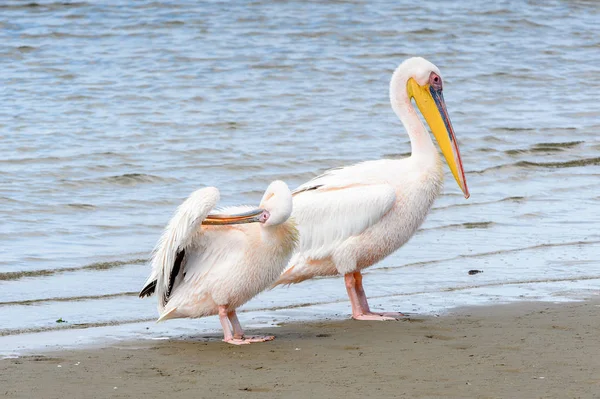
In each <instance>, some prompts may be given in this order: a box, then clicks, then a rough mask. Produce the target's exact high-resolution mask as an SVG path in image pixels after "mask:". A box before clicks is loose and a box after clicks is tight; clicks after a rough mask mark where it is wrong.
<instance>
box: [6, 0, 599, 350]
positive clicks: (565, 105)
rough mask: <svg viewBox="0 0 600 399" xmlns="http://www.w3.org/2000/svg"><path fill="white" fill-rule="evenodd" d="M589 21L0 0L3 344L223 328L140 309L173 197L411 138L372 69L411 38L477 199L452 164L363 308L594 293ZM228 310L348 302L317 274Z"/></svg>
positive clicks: (381, 74) (228, 192) (513, 9)
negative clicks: (443, 105) (439, 80)
mask: <svg viewBox="0 0 600 399" xmlns="http://www.w3.org/2000/svg"><path fill="white" fill-rule="evenodd" d="M599 18H600V5H598V4H597V3H596V2H594V1H566V0H565V1H550V2H548V1H541V0H540V1H530V2H523V1H516V0H515V1H504V2H495V3H493V4H492V2H489V4H487V5H478V6H477V7H476V8H473V4H472V3H471V2H467V1H464V2H454V3H453V4H448V3H443V4H441V3H439V2H437V1H433V0H429V1H420V2H398V1H394V2H387V3H386V2H367V1H361V0H356V1H339V2H328V3H327V4H320V3H310V4H309V3H306V2H282V1H277V2H271V1H266V0H258V1H254V2H251V3H244V4H231V3H229V2H227V3H225V2H224V3H220V2H207V3H203V4H197V2H193V1H189V2H183V3H182V2H178V3H177V4H175V3H174V2H168V1H164V2H156V1H154V2H153V1H137V2H129V1H120V2H112V1H111V2H108V1H105V2H89V3H87V2H55V1H40V2H38V3H30V4H27V3H26V2H22V1H8V2H6V1H5V2H3V3H2V5H0V27H1V29H0V39H1V43H2V44H1V47H0V62H1V63H2V78H1V79H2V82H1V86H2V90H1V92H0V96H1V101H0V102H1V103H2V107H0V137H1V140H0V146H1V147H0V149H1V151H2V154H3V157H2V159H1V160H0V218H1V219H2V223H1V224H0V243H1V245H0V354H5V355H6V354H10V353H20V352H22V351H24V350H31V349H34V350H38V349H44V348H49V347H54V346H56V345H61V346H71V345H77V344H81V343H86V344H89V343H96V342H99V341H105V340H107V339H115V340H120V339H126V338H140V337H142V338H161V337H180V336H184V337H194V336H202V334H203V333H205V332H207V331H217V330H218V322H217V320H215V318H206V319H201V320H181V321H180V320H177V321H170V322H168V323H163V324H159V325H155V324H154V323H153V322H152V320H153V319H154V318H155V317H156V310H155V302H154V299H152V300H140V299H138V298H137V296H136V293H137V291H139V289H140V288H141V285H142V284H143V282H144V280H145V278H146V276H147V274H148V272H149V269H148V266H147V264H146V263H145V262H146V260H147V258H148V256H149V252H150V250H151V248H152V247H153V245H154V243H155V242H156V240H157V239H158V236H159V234H160V231H161V229H162V228H163V226H164V225H165V223H166V222H167V220H168V219H169V217H170V216H171V213H172V212H173V210H174V209H175V207H176V206H177V205H178V204H179V203H180V202H181V201H182V200H183V199H184V198H185V197H186V196H187V195H188V194H189V193H190V192H192V191H193V190H195V189H196V188H199V187H201V186H205V185H215V186H218V187H219V188H220V189H221V193H222V198H223V203H224V204H226V205H229V204H236V203H249V204H256V203H257V202H258V201H259V199H260V197H261V194H262V191H263V190H264V189H265V188H266V186H267V185H268V183H269V182H270V181H271V180H274V179H283V180H285V181H286V182H288V184H289V185H290V186H291V187H295V186H297V185H299V184H300V183H302V182H304V181H306V180H308V179H309V178H311V177H313V176H315V175H316V174H317V173H319V172H321V171H323V170H325V169H328V168H330V167H336V166H342V165H347V164H351V163H354V162H357V161H361V160H367V159H378V158H382V157H401V156H406V155H407V152H408V151H409V149H410V147H409V144H408V138H407V136H406V134H405V132H404V131H403V128H402V126H401V125H400V123H399V122H398V121H397V119H396V117H395V116H394V114H393V113H392V111H391V109H390V106H389V100H388V82H389V79H390V77H391V73H392V71H393V69H394V68H395V67H396V66H397V65H398V64H399V63H400V62H402V61H403V60H404V59H405V58H407V57H409V56H413V55H421V56H424V57H426V58H428V59H429V60H431V61H432V62H434V63H436V64H437V65H438V67H439V68H440V69H441V71H442V74H443V75H444V78H445V81H446V89H445V98H446V102H447V106H448V110H449V112H450V116H451V118H452V121H453V124H454V128H455V130H456V134H457V137H458V139H459V141H460V144H461V153H462V156H463V162H464V165H465V169H466V172H467V180H468V183H469V187H470V190H471V194H472V196H471V198H470V199H469V200H464V199H463V198H462V195H461V194H460V192H459V190H458V187H457V186H456V184H455V183H454V181H453V180H452V177H451V176H450V174H449V173H447V184H446V188H445V190H444V195H443V196H442V197H441V198H439V200H438V201H437V202H436V205H435V209H434V210H433V211H432V212H431V214H430V216H429V218H428V219H427V221H426V223H425V224H424V225H423V226H422V229H421V230H420V231H419V232H418V234H417V235H416V236H415V237H414V239H413V240H412V241H410V242H409V243H408V244H407V245H406V246H405V247H403V248H402V249H401V250H400V251H398V252H397V253H395V254H394V255H392V256H390V257H389V258H387V259H385V260H384V261H383V262H381V263H380V264H378V265H377V266H376V267H373V268H371V269H369V271H368V274H367V276H366V278H365V285H366V289H367V293H368V294H369V295H370V296H371V297H373V299H372V305H373V306H374V307H385V308H387V309H388V310H405V311H409V312H417V313H423V314H428V313H436V312H442V311H445V310H448V309H450V308H452V307H454V306H460V305H465V304H483V303H499V302H506V301H512V300H520V299H532V300H533V299H538V300H539V299H544V300H572V299H578V298H583V297H586V296H589V295H595V294H597V293H598V291H599V289H600V233H599V231H600V229H599V227H600V216H599V212H598V209H599V208H598V205H599V203H600V179H599V177H600V156H599V155H598V154H599V150H600V139H599V138H598V131H599V130H600V111H599V109H598V101H597V99H598V92H599V89H600V79H598V76H600V75H599V72H600V67H599V66H598V65H600V51H599V50H600V41H599V39H598V38H599V37H600V35H599V33H600V28H599V26H600V25H599V24H598V23H597V22H598V20H599ZM470 269H481V270H484V273H480V274H477V275H468V273H467V272H468V270H470ZM243 309H244V313H242V314H241V319H242V323H244V324H245V326H246V327H252V326H258V327H260V326H265V325H272V324H276V323H279V322H283V321H290V320H291V321H302V320H310V319H314V318H323V317H334V318H335V317H345V316H346V315H347V313H348V312H349V304H348V302H347V300H346V296H345V289H344V286H343V284H342V282H341V280H340V279H338V278H329V279H320V280H315V281H312V282H308V283H304V284H301V285H297V286H293V287H291V288H289V289H285V288H283V289H276V290H273V291H269V292H265V293H263V294H261V295H260V296H259V297H257V298H255V299H254V300H252V301H251V302H249V303H248V304H247V305H246V306H244V308H243ZM59 319H63V320H65V321H67V322H66V323H57V322H56V321H57V320H59Z"/></svg>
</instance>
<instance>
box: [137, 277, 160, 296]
mask: <svg viewBox="0 0 600 399" xmlns="http://www.w3.org/2000/svg"><path fill="white" fill-rule="evenodd" d="M154 291H156V280H153V281H150V282H149V283H148V284H147V285H146V286H145V287H144V288H142V290H141V291H140V298H144V297H146V296H151V295H152V294H154Z"/></svg>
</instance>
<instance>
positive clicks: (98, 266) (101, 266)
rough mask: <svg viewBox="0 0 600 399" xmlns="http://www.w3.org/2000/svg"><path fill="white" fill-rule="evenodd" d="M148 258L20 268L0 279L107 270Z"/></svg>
mask: <svg viewBox="0 0 600 399" xmlns="http://www.w3.org/2000/svg"><path fill="white" fill-rule="evenodd" d="M146 262H148V259H130V260H117V261H112V262H95V263H91V264H89V265H85V266H76V267H63V268H60V269H39V270H22V271H18V272H3V273H0V281H10V280H19V279H22V278H26V277H40V276H51V275H54V274H60V273H69V272H78V271H81V270H108V269H114V268H115V267H120V266H125V265H136V264H140V263H146Z"/></svg>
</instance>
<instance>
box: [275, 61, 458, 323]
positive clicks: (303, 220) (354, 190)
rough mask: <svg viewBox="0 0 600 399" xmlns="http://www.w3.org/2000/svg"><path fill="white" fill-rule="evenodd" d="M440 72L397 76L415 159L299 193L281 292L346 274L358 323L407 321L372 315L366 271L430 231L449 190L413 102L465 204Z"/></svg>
mask: <svg viewBox="0 0 600 399" xmlns="http://www.w3.org/2000/svg"><path fill="white" fill-rule="evenodd" d="M442 87H443V83H442V77H441V74H440V71H439V70H438V68H437V67H436V66H435V65H433V64H432V63H431V62H429V61H427V60H425V59H423V58H410V59H408V60H406V61H404V62H403V63H402V64H401V65H400V66H399V67H398V68H397V69H396V71H395V72H394V74H393V76H392V81H391V83H390V101H391V103H392V108H393V110H394V112H395V113H396V115H397V116H398V118H400V120H401V121H402V124H403V125H404V128H405V129H406V131H407V132H408V135H409V137H410V143H411V149H412V154H411V156H410V157H408V158H405V159H401V160H392V159H381V160H376V161H367V162H362V163H359V164H356V165H351V166H347V167H344V168H339V169H333V170H330V171H328V172H325V173H324V174H323V175H321V176H318V177H316V178H314V179H313V180H311V181H309V182H307V183H305V184H303V185H301V186H300V187H298V188H297V189H296V190H295V191H294V192H293V202H294V210H293V214H292V217H293V218H294V219H295V221H296V223H297V224H298V230H299V231H300V242H299V245H298V248H297V251H296V253H295V254H294V255H293V257H292V259H291V261H290V263H289V265H288V268H287V269H286V271H285V272H284V273H283V274H282V276H281V277H280V278H279V280H277V282H276V284H275V285H278V284H293V283H299V282H301V281H304V280H307V279H310V278H313V277H316V276H331V275H337V274H342V275H343V276H344V280H345V284H346V290H347V292H348V297H349V298H350V303H351V304H352V317H353V318H355V319H358V320H390V319H395V318H397V317H399V316H402V313H373V312H371V310H370V309H369V304H368V302H367V297H366V295H365V291H364V289H363V285H362V274H361V270H363V269H364V268H366V267H369V266H371V265H373V264H375V263H377V262H379V261H380V260H382V259H383V258H385V257H386V256H388V255H390V254H391V253H392V252H394V251H396V250H397V249H398V248H400V247H401V246H402V245H403V244H404V243H406V242H407V241H408V240H409V239H410V238H411V237H412V235H413V234H414V233H415V232H416V230H417V228H418V227H419V226H420V225H421V223H423V221H424V220H425V217H426V216H427V213H428V212H429V210H430V209H431V206H432V204H433V201H434V200H435V198H436V197H437V196H438V195H439V194H440V191H441V189H442V183H443V171H442V161H441V159H440V156H439V155H438V151H437V149H436V148H435V146H434V144H433V142H432V140H431V137H430V136H429V134H428V132H427V130H426V129H425V126H424V125H423V123H422V122H421V120H420V119H419V116H418V115H417V112H416V110H415V107H414V106H413V105H412V102H411V100H412V99H414V100H415V103H416V105H417V107H418V108H419V110H420V111H421V114H422V115H423V117H424V119H425V121H426V122H427V124H428V125H429V128H430V129H431V132H432V133H433V135H434V136H435V138H436V140H437V142H438V144H439V146H440V149H441V150H442V154H443V155H444V158H445V159H446V162H447V163H448V165H449V166H450V170H451V171H452V174H453V176H454V178H455V179H456V182H457V183H458V185H459V187H460V188H461V190H462V191H463V193H464V196H465V198H468V197H469V190H468V188H467V183H466V180H465V174H464V171H463V166H462V161H461V159H460V153H459V150H458V143H457V142H456V137H455V136H454V130H453V129H452V124H451V123H450V118H449V116H448V112H447V111H446V104H445V102H444V97H443V95H442Z"/></svg>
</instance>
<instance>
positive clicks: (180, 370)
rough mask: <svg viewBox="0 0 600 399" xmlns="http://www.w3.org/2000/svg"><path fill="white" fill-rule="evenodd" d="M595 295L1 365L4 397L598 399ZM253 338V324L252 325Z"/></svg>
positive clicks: (599, 326)
mask: <svg viewBox="0 0 600 399" xmlns="http://www.w3.org/2000/svg"><path fill="white" fill-rule="evenodd" d="M599 313H600V300H598V298H596V299H593V300H590V301H586V302H577V303H567V304H548V303H519V304H511V305H503V306H493V307H479V308H467V309H460V310H458V311H456V312H453V313H451V314H448V315H445V316H442V317H419V316H413V317H411V318H408V319H405V320H402V321H398V322H358V321H353V320H347V321H341V322H340V321H335V322H327V321H325V322H318V323H312V324H302V325H286V326H283V327H281V328H277V329H272V330H271V331H266V330H264V331H260V333H267V332H271V333H273V334H275V335H276V336H277V338H276V340H275V341H273V342H269V343H264V344H253V345H246V346H240V347H236V346H232V345H227V344H224V343H222V342H220V341H219V340H218V339H217V336H212V337H198V338H197V339H194V340H191V339H183V338H182V340H181V341H173V340H171V341H142V342H130V343H123V344H121V345H119V346H118V347H114V346H113V347H110V348H104V349H86V350H76V351H58V352H52V353H46V354H44V355H39V356H27V357H22V358H19V359H4V360H1V361H0V395H4V397H6V398H31V397H39V398H108V397H111V398H165V397H167V398H169V399H173V398H213V397H214V398H216V397H235V398H258V397H260V398H279V397H285V398H307V397H323V398H359V397H382V398H383V397H386V398H389V397H400V398H597V397H600V333H599V331H600V317H599ZM256 333H258V331H257V332H256Z"/></svg>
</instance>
